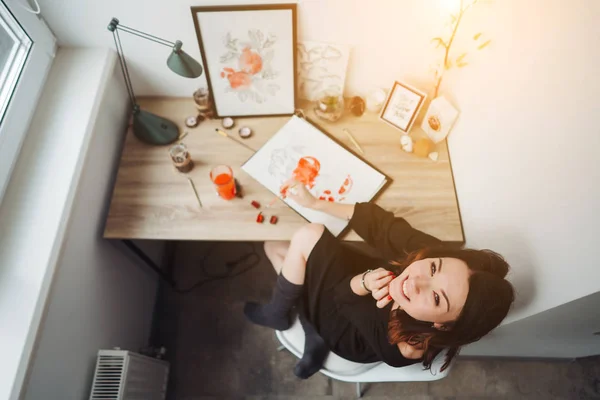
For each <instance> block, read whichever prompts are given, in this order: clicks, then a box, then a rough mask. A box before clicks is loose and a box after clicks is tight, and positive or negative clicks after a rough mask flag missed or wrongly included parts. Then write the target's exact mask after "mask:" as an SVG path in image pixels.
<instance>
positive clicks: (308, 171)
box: [292, 157, 321, 189]
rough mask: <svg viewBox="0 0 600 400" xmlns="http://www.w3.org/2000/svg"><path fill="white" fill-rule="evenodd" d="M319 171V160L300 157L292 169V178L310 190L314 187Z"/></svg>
mask: <svg viewBox="0 0 600 400" xmlns="http://www.w3.org/2000/svg"><path fill="white" fill-rule="evenodd" d="M320 169H321V163H320V162H319V160H317V159H316V158H314V157H302V158H301V159H300V160H298V165H297V166H296V169H294V172H293V173H292V177H293V178H294V179H295V180H297V181H298V182H301V183H303V184H304V185H305V186H308V188H309V189H312V188H313V187H314V186H315V178H316V177H317V176H318V175H319V170H320Z"/></svg>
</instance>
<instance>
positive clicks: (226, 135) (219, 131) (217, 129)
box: [215, 128, 256, 153]
mask: <svg viewBox="0 0 600 400" xmlns="http://www.w3.org/2000/svg"><path fill="white" fill-rule="evenodd" d="M215 131H217V133H218V134H219V135H221V136H223V137H226V138H227V139H230V140H233V141H234V142H236V143H237V144H239V145H242V146H244V147H245V148H247V149H248V150H252V151H253V152H255V153H256V150H254V149H253V148H252V147H250V146H248V145H247V144H245V143H242V142H240V141H239V140H237V139H235V138H232V137H231V136H229V135H228V134H227V133H226V132H224V131H222V130H221V129H219V128H216V129H215Z"/></svg>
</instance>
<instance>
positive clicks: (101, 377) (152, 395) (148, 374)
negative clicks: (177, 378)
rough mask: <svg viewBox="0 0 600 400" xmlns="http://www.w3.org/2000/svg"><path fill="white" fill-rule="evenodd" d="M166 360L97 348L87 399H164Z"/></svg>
mask: <svg viewBox="0 0 600 400" xmlns="http://www.w3.org/2000/svg"><path fill="white" fill-rule="evenodd" d="M168 377H169V363H168V362H166V361H162V360H157V359H156V358H151V357H146V356H142V355H140V354H137V353H132V352H130V351H125V350H100V351H98V360H97V361H96V372H95V373H94V383H93V384H92V392H91V394H90V400H164V399H165V396H166V394H167V379H168Z"/></svg>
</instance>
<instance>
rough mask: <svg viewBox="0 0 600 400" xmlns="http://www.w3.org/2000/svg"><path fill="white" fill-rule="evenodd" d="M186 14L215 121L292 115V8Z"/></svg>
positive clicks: (241, 8) (208, 10) (210, 9)
mask: <svg viewBox="0 0 600 400" xmlns="http://www.w3.org/2000/svg"><path fill="white" fill-rule="evenodd" d="M191 10H192V17H193V19H194V25H195V27H196V35H197V36H198V44H199V46H200V52H201V54H202V63H203V64H204V70H205V71H206V80H207V81H208V85H209V88H210V93H211V97H212V101H213V105H214V110H215V113H216V116H217V117H219V118H221V117H259V116H275V115H291V114H293V113H294V110H295V107H296V79H295V77H296V4H269V5H257V6H214V7H192V8H191Z"/></svg>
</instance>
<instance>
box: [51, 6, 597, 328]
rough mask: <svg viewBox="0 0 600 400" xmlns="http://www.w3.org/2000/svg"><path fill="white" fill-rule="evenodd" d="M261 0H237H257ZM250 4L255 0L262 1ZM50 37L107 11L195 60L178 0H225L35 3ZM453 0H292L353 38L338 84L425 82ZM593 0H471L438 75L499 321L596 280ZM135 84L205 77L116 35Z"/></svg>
mask: <svg viewBox="0 0 600 400" xmlns="http://www.w3.org/2000/svg"><path fill="white" fill-rule="evenodd" d="M258 2H259V1H248V3H258ZM261 2H262V1H261ZM41 3H42V8H43V9H44V11H43V13H44V15H45V16H46V19H47V20H48V22H49V24H50V26H51V27H52V28H53V29H54V32H55V34H56V35H57V37H58V39H59V42H61V43H63V44H68V45H86V46H91V45H93V46H109V47H111V46H113V44H112V38H111V36H110V34H109V33H108V32H107V31H106V30H105V25H106V24H107V23H108V21H109V20H110V18H111V17H112V16H113V15H114V16H116V17H118V18H120V19H121V21H122V22H123V23H124V24H126V25H130V26H133V27H135V28H137V29H141V30H145V31H148V32H150V33H153V34H155V35H158V36H162V37H165V38H167V39H171V40H174V39H180V40H182V41H183V42H184V48H185V49H186V50H187V51H188V52H189V53H190V54H191V55H192V56H194V57H197V58H198V59H199V51H198V48H197V43H196V36H195V32H194V28H193V24H192V18H191V15H190V10H189V7H190V6H191V5H205V4H215V3H221V4H223V3H230V2H210V3H209V2H208V1H198V0H197V1H190V0H178V1H175V2H169V3H165V2H162V1H159V0H148V1H145V2H142V1H141V0H137V1H129V2H125V3H124V2H118V1H117V0H108V1H105V2H95V3H91V4H87V3H86V4H79V2H76V1H74V0H73V1H65V2H62V3H61V4H55V2H52V1H50V0H42V1H41ZM452 3H454V4H456V3H457V1H455V0H423V1H408V0H404V1H395V0H378V1H367V0H301V1H299V37H300V39H310V40H324V41H334V42H344V43H348V44H351V45H352V46H353V47H354V49H353V53H352V57H351V60H350V68H349V72H348V80H347V84H346V92H347V93H348V94H356V93H358V94H363V93H364V92H365V91H366V90H368V88H370V87H372V86H382V87H390V86H391V83H392V81H393V80H395V79H399V80H405V81H407V82H409V83H412V84H414V85H417V86H419V87H420V88H421V89H424V90H429V89H430V88H431V73H430V66H431V65H432V63H433V62H434V61H436V60H438V59H439V57H440V56H441V54H440V50H434V49H433V48H432V45H431V44H430V40H431V38H432V37H435V36H437V35H438V34H440V33H441V32H442V31H443V30H444V21H446V18H447V14H448V13H449V5H451V4H452ZM599 19H600V2H598V1H596V0H574V1H570V2H568V3H567V2H565V1H563V0H528V1H519V0H502V1H488V0H482V1H481V2H480V4H479V5H478V6H477V7H476V8H475V9H474V10H473V12H472V13H470V14H468V16H467V18H466V19H465V20H464V24H463V26H462V28H461V32H460V35H459V37H458V38H457V41H456V51H457V52H459V51H461V48H462V46H464V45H465V42H468V41H469V40H470V38H471V37H472V35H473V34H474V33H476V32H478V31H480V30H482V31H483V32H484V33H485V34H486V35H488V36H489V37H491V38H492V40H493V42H492V45H491V46H489V47H488V48H487V49H485V50H484V51H482V52H479V53H477V54H474V57H471V58H470V59H469V62H470V65H469V66H468V67H466V68H464V69H461V70H456V71H451V72H450V73H448V74H447V75H446V77H445V81H444V86H443V87H442V91H441V92H442V93H445V94H446V95H447V96H448V97H449V98H451V99H452V100H453V101H454V102H455V103H456V105H457V106H458V108H460V109H461V111H462V114H461V117H460V119H459V121H458V123H457V124H456V126H455V129H454V130H453V132H452V135H451V137H450V140H449V145H450V151H451V155H452V164H453V168H454V176H455V180H456V186H457V192H458V197H459V202H460V207H461V212H462V218H463V224H464V228H465V233H466V235H467V241H468V244H469V245H470V246H473V247H489V248H493V249H495V250H497V251H499V252H501V253H502V254H504V255H505V256H506V257H507V259H508V260H509V262H510V263H511V264H512V266H513V272H512V274H511V279H512V281H513V282H514V283H515V285H516V288H517V291H518V295H519V302H518V304H517V305H516V307H515V308H514V310H513V312H512V313H511V315H510V316H509V318H508V320H507V322H513V321H517V320H519V319H522V318H525V317H528V316H531V315H534V314H536V313H539V312H542V311H545V310H548V309H551V308H553V307H556V306H558V305H561V304H564V303H567V302H570V301H573V300H575V299H578V298H581V297H583V296H587V295H590V294H593V293H595V292H597V291H599V290H600V269H598V263H597V261H596V260H598V259H599V258H600V247H599V246H597V245H596V243H595V242H596V241H597V239H596V238H597V237H598V236H599V233H600V228H599V227H600V211H599V210H598V206H597V205H598V204H600V187H599V186H598V185H597V184H596V182H600V168H599V167H598V166H597V162H596V160H595V159H596V157H597V156H596V153H597V149H598V148H600V146H599V145H600V127H599V125H598V123H597V121H596V119H597V115H599V114H600V113H599V111H600V109H599V107H600V102H599V101H598V98H597V96H598V94H599V93H600V79H598V77H597V76H596V71H597V69H598V68H597V65H598V62H599V61H600V55H599V51H598V48H597V43H599V42H600V25H599V24H597V21H598V20H599ZM123 39H124V48H125V53H126V55H127V56H128V60H129V61H130V64H131V65H132V70H133V73H134V75H135V77H136V78H135V80H134V85H135V88H136V91H137V92H138V93H140V94H161V95H179V96H189V95H190V94H191V93H192V92H193V91H194V89H195V88H196V87H198V86H201V85H203V84H204V81H203V78H202V77H201V78H199V79H197V80H196V81H192V82H190V81H189V80H185V79H184V78H179V77H177V76H175V75H173V74H172V73H171V72H170V71H168V69H166V68H164V67H162V65H164V57H166V54H162V53H161V52H160V51H159V49H158V48H156V45H154V44H152V43H147V42H144V41H140V39H138V38H133V37H127V38H125V35H123Z"/></svg>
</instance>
